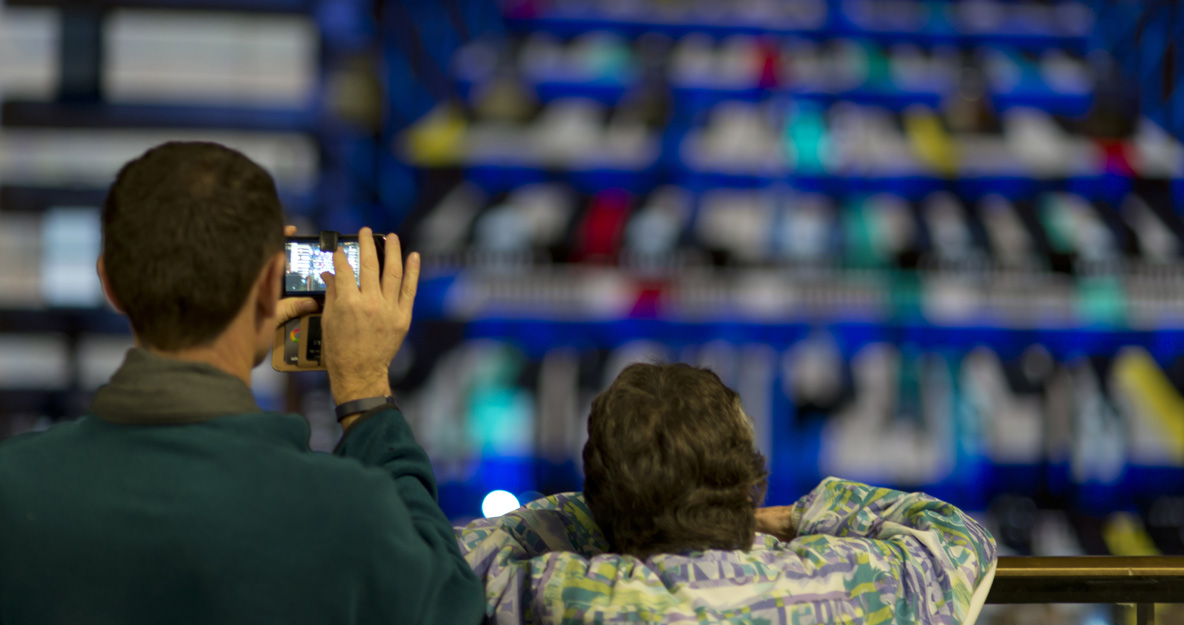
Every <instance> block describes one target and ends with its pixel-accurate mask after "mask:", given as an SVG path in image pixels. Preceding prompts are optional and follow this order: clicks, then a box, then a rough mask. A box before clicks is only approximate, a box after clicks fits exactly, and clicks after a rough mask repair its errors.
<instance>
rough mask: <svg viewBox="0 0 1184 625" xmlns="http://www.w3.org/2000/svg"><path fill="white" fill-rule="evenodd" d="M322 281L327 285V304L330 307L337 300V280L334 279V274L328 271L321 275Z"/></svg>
mask: <svg viewBox="0 0 1184 625" xmlns="http://www.w3.org/2000/svg"><path fill="white" fill-rule="evenodd" d="M321 281H322V282H324V283H325V304H326V305H328V304H329V302H332V301H334V300H336V299H337V288H336V287H335V286H334V284H335V283H336V280H334V279H333V274H331V273H329V272H328V271H326V272H325V273H322V274H321Z"/></svg>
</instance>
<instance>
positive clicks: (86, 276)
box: [41, 207, 103, 308]
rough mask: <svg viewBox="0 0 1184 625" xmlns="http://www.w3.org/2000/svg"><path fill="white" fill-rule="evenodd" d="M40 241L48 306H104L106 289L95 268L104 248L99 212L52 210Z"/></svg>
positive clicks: (93, 209) (45, 296)
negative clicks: (101, 283)
mask: <svg viewBox="0 0 1184 625" xmlns="http://www.w3.org/2000/svg"><path fill="white" fill-rule="evenodd" d="M41 241H42V242H41V263H42V267H41V276H42V277H41V294H42V296H43V297H44V299H45V303H46V304H48V305H50V306H69V307H77V308H92V307H95V306H98V305H100V304H102V303H103V288H102V286H101V285H100V284H99V276H98V271H97V269H96V267H95V261H96V260H97V259H98V257H99V252H100V247H101V246H102V232H101V226H100V223H99V209H98V208H96V207H57V208H51V209H49V210H48V211H47V212H46V213H45V218H44V221H43V225H42V228H41Z"/></svg>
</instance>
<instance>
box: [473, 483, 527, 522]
mask: <svg viewBox="0 0 1184 625" xmlns="http://www.w3.org/2000/svg"><path fill="white" fill-rule="evenodd" d="M519 505H520V504H519V503H518V498H517V497H515V496H514V495H513V494H512V493H509V492H507V491H504V490H495V491H492V492H490V493H489V494H488V495H486V496H485V499H484V500H483V501H482V502H481V514H484V515H485V518H487V519H488V518H489V517H495V516H501V515H503V514H505V513H507V512H513V511H514V510H517V509H518V507H519Z"/></svg>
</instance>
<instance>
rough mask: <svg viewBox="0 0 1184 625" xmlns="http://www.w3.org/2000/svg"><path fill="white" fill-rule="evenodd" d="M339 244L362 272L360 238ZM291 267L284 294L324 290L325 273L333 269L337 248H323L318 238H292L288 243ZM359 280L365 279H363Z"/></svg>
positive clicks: (352, 263)
mask: <svg viewBox="0 0 1184 625" xmlns="http://www.w3.org/2000/svg"><path fill="white" fill-rule="evenodd" d="M338 246H339V247H340V248H341V249H342V250H343V251H344V252H345V257H346V259H347V260H349V264H350V266H351V267H353V268H354V276H355V277H357V276H358V258H359V248H358V242H357V241H341V242H340V243H338ZM285 248H286V249H285V253H286V256H287V268H286V271H285V274H284V295H317V294H324V292H325V281H324V280H322V279H321V274H322V273H325V272H329V273H333V252H325V251H322V250H321V244H320V242H319V241H318V240H309V241H292V240H288V241H287V242H286V243H285ZM358 284H359V285H360V284H361V282H360V280H359V282H358Z"/></svg>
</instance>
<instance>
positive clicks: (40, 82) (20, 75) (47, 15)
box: [0, 2, 58, 98]
mask: <svg viewBox="0 0 1184 625" xmlns="http://www.w3.org/2000/svg"><path fill="white" fill-rule="evenodd" d="M57 16H58V12H57V11H54V10H51V9H26V8H22V9H6V8H4V5H3V3H2V2H0V96H3V97H20V98H49V97H52V96H53V94H54V91H55V90H56V88H57V83H58V56H57V48H58V20H57Z"/></svg>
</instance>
